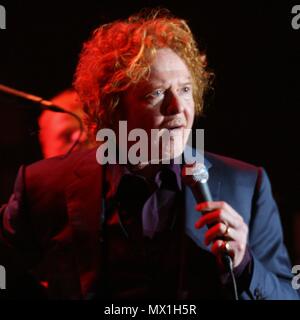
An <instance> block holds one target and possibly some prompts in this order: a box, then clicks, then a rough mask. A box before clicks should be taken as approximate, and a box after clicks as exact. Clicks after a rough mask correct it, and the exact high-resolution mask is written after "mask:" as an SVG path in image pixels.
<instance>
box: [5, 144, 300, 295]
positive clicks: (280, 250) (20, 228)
mask: <svg viewBox="0 0 300 320" xmlns="http://www.w3.org/2000/svg"><path fill="white" fill-rule="evenodd" d="M205 158H206V166H207V168H208V170H209V174H210V179H209V186H210V189H211V191H212V196H213V198H214V199H215V200H222V201H226V202H228V203H229V204H230V205H231V206H232V207H233V208H234V209H235V210H236V211H237V212H239V214H241V215H242V216H243V218H244V220H245V222H246V223H247V224H248V226H249V241H248V245H249V248H250V250H251V252H252V254H253V276H252V279H251V283H250V286H249V288H248V289H247V290H244V291H243V292H242V293H241V298H242V299H298V298H299V295H298V292H297V291H295V290H294V289H293V288H292V286H291V278H292V274H291V266H290V263H289V258H288V254H287V250H286V248H285V246H284V243H283V236H282V228H281V223H280V218H279V213H278V209H277V206H276V204H275V202H274V200H273V197H272V193H271V187H270V183H269V180H268V177H267V175H266V173H265V171H264V170H263V169H262V168H258V167H254V166H252V165H249V164H246V163H244V162H240V161H237V160H233V159H229V158H225V157H221V156H217V155H213V154H209V153H206V154H205ZM102 180H103V170H102V166H100V165H99V164H98V163H97V162H96V153H95V150H89V151H84V152H76V153H74V154H71V155H70V156H68V157H66V158H64V157H56V158H52V159H48V160H43V161H40V162H37V163H35V164H33V165H30V166H28V167H21V168H20V171H19V174H18V177H17V180H16V183H15V190H14V194H13V195H12V197H11V199H10V201H9V203H8V204H7V205H6V206H4V207H3V208H2V210H1V215H2V216H1V229H0V230H1V232H0V236H1V239H2V243H5V244H6V245H8V246H10V247H11V248H13V250H15V254H16V255H18V256H19V257H21V258H20V261H22V263H24V267H26V268H31V267H32V266H34V265H35V264H36V263H37V262H38V261H40V260H41V259H42V260H44V264H47V270H48V274H47V281H48V282H49V288H48V291H49V296H50V297H51V298H55V299H59V298H66V299H81V298H87V297H88V296H89V294H90V291H91V288H92V287H93V284H94V282H95V281H96V279H97V277H98V274H99V272H100V270H101V237H102V231H101V224H100V221H101V212H102V185H103V184H102ZM185 193H186V194H185V199H186V201H185V203H186V234H187V236H188V237H189V238H190V239H191V241H192V242H193V243H194V244H195V247H197V248H199V252H200V250H201V251H202V252H206V253H207V256H210V255H211V253H210V252H209V248H208V247H207V246H205V245H204V243H203V237H204V233H205V231H206V228H203V229H202V230H196V229H195V228H194V223H195V222H196V220H197V219H198V218H199V212H197V211H195V209H194V208H195V204H196V202H195V200H194V197H193V195H192V193H191V191H190V189H189V188H186V189H185ZM0 263H1V261H0ZM1 264H5V261H4V262H3V263H1ZM202 265H205V262H204V263H203V264H202ZM207 272H209V270H208V271H207ZM199 286H201V284H199ZM203 296H205V292H204V293H203Z"/></svg>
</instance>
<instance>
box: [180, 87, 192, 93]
mask: <svg viewBox="0 0 300 320" xmlns="http://www.w3.org/2000/svg"><path fill="white" fill-rule="evenodd" d="M181 91H182V92H183V93H188V92H190V91H191V87H190V86H184V87H183V88H182V89H181Z"/></svg>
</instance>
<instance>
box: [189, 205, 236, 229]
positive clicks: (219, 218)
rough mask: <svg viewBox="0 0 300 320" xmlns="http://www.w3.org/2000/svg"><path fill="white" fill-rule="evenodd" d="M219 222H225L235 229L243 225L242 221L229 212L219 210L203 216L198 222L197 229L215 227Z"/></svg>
mask: <svg viewBox="0 0 300 320" xmlns="http://www.w3.org/2000/svg"><path fill="white" fill-rule="evenodd" d="M218 222H223V223H225V224H228V225H229V226H231V227H233V228H237V227H238V226H239V225H240V223H241V219H236V218H235V217H233V216H232V215H231V214H230V213H229V212H228V211H225V210H220V209H217V210H214V211H212V212H209V213H205V214H204V215H202V216H201V217H200V219H199V220H198V221H197V222H196V224H195V227H196V228H197V229H199V228H202V227H203V226H204V225H210V224H211V225H213V224H216V223H218Z"/></svg>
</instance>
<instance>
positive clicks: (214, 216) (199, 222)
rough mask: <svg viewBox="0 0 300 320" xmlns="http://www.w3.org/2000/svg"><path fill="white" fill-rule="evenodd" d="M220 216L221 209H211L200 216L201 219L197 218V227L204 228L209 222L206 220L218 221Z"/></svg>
mask: <svg viewBox="0 0 300 320" xmlns="http://www.w3.org/2000/svg"><path fill="white" fill-rule="evenodd" d="M207 216H208V217H207ZM219 216H220V210H215V211H211V212H209V213H205V214H203V215H202V216H201V217H200V218H199V220H197V222H196V223H195V228H196V229H200V228H202V227H203V226H204V225H205V224H207V223H206V221H215V222H217V221H219ZM204 217H205V218H204Z"/></svg>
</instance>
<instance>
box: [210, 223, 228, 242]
mask: <svg viewBox="0 0 300 320" xmlns="http://www.w3.org/2000/svg"><path fill="white" fill-rule="evenodd" d="M226 230H227V226H226V225H225V224H224V223H222V222H220V223H218V224H216V225H214V226H212V227H211V228H209V229H208V231H207V232H206V233H205V237H204V243H205V244H206V245H209V244H210V243H211V242H212V241H214V240H216V239H217V238H220V237H222V236H224V233H225V231H226Z"/></svg>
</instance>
